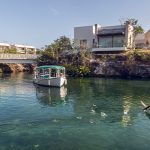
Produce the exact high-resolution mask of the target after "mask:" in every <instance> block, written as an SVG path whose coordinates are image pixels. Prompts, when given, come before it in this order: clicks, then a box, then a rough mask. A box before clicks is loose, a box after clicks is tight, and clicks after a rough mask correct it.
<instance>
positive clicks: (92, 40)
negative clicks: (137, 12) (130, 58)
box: [74, 23, 133, 52]
mask: <svg viewBox="0 0 150 150" xmlns="http://www.w3.org/2000/svg"><path fill="white" fill-rule="evenodd" d="M74 41H75V46H76V47H77V48H78V49H80V50H82V49H90V50H91V51H92V52H100V51H124V50H127V49H130V48H132V47H133V26H132V25H130V24H128V23H127V24H126V25H116V26H104V27H102V26H100V25H99V24H95V25H93V26H83V27H75V28H74Z"/></svg>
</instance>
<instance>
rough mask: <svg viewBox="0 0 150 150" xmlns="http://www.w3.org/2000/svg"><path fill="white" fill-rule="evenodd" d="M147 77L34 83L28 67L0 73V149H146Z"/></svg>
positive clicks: (149, 123) (149, 134) (149, 121)
mask: <svg viewBox="0 0 150 150" xmlns="http://www.w3.org/2000/svg"><path fill="white" fill-rule="evenodd" d="M140 100H143V101H145V103H150V81H140V80H121V79H100V78H86V79H74V78H70V79H68V85H67V87H65V88H64V87H62V88H61V89H59V88H47V87H40V86H34V85H33V84H32V75H31V74H26V73H19V74H11V75H5V76H1V77H0V150H149V149H150V116H148V115H146V114H145V113H144V112H143V111H142V108H141V104H140Z"/></svg>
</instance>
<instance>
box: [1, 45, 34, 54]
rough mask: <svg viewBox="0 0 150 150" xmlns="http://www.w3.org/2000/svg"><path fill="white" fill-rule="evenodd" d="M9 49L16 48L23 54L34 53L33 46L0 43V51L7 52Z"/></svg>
mask: <svg viewBox="0 0 150 150" xmlns="http://www.w3.org/2000/svg"><path fill="white" fill-rule="evenodd" d="M10 50H16V52H17V53H23V54H26V53H29V54H30V53H31V54H33V53H36V48H35V47H34V46H28V45H18V44H9V43H0V53H8V52H9V51H10Z"/></svg>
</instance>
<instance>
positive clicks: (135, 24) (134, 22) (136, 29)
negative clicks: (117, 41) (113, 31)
mask: <svg viewBox="0 0 150 150" xmlns="http://www.w3.org/2000/svg"><path fill="white" fill-rule="evenodd" d="M126 23H130V24H131V25H132V26H133V27H134V35H135V36H136V35H137V34H139V33H144V29H143V28H142V26H140V25H139V24H138V20H137V19H134V18H130V19H127V20H126V21H125V24H126Z"/></svg>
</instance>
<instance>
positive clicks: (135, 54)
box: [37, 36, 150, 77]
mask: <svg viewBox="0 0 150 150" xmlns="http://www.w3.org/2000/svg"><path fill="white" fill-rule="evenodd" d="M63 42H64V43H63ZM117 61H118V62H124V64H125V65H124V67H125V68H126V70H127V68H128V67H129V66H130V65H132V64H136V63H139V64H140V63H141V62H142V63H141V64H143V63H146V64H148V63H149V62H150V51H148V50H129V51H127V52H124V53H120V54H102V55H94V54H92V53H90V52H89V51H87V50H83V51H75V49H74V48H73V46H72V43H71V41H70V39H69V38H67V37H65V36H63V37H60V38H59V39H57V40H56V41H54V42H53V43H52V44H51V45H48V46H46V47H45V50H43V51H42V53H41V57H40V58H38V60H37V63H38V65H63V66H65V67H66V71H67V74H68V75H69V76H81V77H82V76H90V75H93V74H92V73H93V70H94V69H93V68H94V67H93V66H97V65H98V62H113V63H116V62H117ZM123 70H124V69H123Z"/></svg>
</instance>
